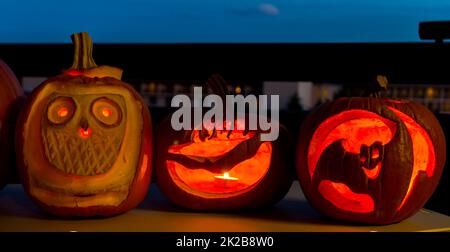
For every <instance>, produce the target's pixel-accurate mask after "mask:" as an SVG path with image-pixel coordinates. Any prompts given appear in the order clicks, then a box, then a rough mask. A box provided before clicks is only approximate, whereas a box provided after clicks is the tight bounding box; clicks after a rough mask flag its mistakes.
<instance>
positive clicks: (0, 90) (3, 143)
mask: <svg viewBox="0 0 450 252" xmlns="http://www.w3.org/2000/svg"><path fill="white" fill-rule="evenodd" d="M22 98H23V90H22V87H21V86H20V84H19V81H18V80H17V78H16V76H15V75H14V73H13V72H12V71H11V69H10V68H9V67H8V65H6V64H5V62H3V61H2V60H0V164H1V165H0V189H1V188H2V187H3V186H4V185H5V184H6V182H7V178H8V175H9V174H10V173H11V170H12V169H13V168H14V167H15V165H14V164H15V160H14V151H13V150H14V148H11V146H14V126H15V123H16V119H17V116H16V115H17V111H18V110H19V103H20V101H21V100H22Z"/></svg>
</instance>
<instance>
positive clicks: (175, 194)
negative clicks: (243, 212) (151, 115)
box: [155, 116, 294, 211]
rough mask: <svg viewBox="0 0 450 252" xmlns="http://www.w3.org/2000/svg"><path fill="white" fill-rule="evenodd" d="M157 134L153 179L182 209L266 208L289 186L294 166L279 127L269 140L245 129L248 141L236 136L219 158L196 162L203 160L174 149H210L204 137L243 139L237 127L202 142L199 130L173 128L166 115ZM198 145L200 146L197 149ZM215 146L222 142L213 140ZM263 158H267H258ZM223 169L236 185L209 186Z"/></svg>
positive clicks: (279, 198) (283, 129) (290, 150)
mask: <svg viewBox="0 0 450 252" xmlns="http://www.w3.org/2000/svg"><path fill="white" fill-rule="evenodd" d="M156 132H157V134H156V135H157V141H156V143H157V147H156V148H155V150H156V152H155V161H156V163H155V165H156V166H155V177H156V182H157V184H158V187H159V188H160V189H161V191H162V192H163V193H164V195H166V197H168V198H169V199H170V200H171V202H173V203H174V204H176V205H178V206H181V207H183V208H186V209H191V210H200V211H230V210H238V209H254V208H261V207H266V206H270V205H273V204H275V203H276V202H278V201H279V200H281V199H282V198H283V197H284V195H285V194H286V193H287V191H288V190H289V188H290V186H291V184H292V181H293V175H294V174H293V173H294V172H293V169H291V167H293V166H294V164H293V163H291V162H290V160H292V159H290V158H289V157H292V155H291V154H293V152H292V148H290V146H291V139H290V137H289V136H288V133H287V131H286V130H285V128H284V127H282V126H281V127H280V136H279V138H278V139H277V140H275V141H273V142H261V141H260V139H259V131H249V133H248V135H247V136H249V135H250V137H249V138H248V139H245V140H242V141H241V140H238V141H239V144H237V145H236V146H235V147H233V148H225V149H226V150H225V151H223V153H220V158H217V159H218V160H213V159H212V160H209V161H205V162H203V161H199V162H197V161H196V160H195V159H200V160H201V159H203V158H205V156H204V155H202V154H193V155H197V156H196V158H193V159H192V158H188V157H187V155H183V154H182V153H181V152H182V151H180V152H178V150H181V149H183V148H186V147H188V148H190V147H192V148H193V149H194V148H198V150H199V151H200V152H215V150H214V148H215V147H217V146H214V144H212V143H211V145H210V146H208V144H206V143H207V142H208V141H211V142H213V141H215V139H218V138H221V140H217V141H227V140H226V139H225V138H226V136H225V135H226V134H229V133H231V134H230V135H231V136H230V138H232V139H233V138H234V139H235V140H236V138H239V137H242V136H243V135H242V134H243V133H242V132H240V131H237V130H234V131H232V132H229V131H225V130H224V131H218V132H217V136H215V137H214V136H211V135H209V136H207V137H206V138H210V139H209V140H208V139H206V140H205V142H202V140H198V138H197V137H198V134H199V133H200V131H198V130H181V131H175V130H173V129H172V127H171V124H170V116H169V117H167V118H166V119H165V120H163V121H162V122H161V124H160V125H159V126H158V129H157V131H156ZM209 133H211V132H209ZM193 138H197V140H193ZM230 142H231V140H230ZM201 144H204V146H203V147H202V145H201ZM196 145H197V147H196ZM218 145H221V144H220V143H218ZM267 148H270V150H271V151H270V154H268V153H267V152H266V151H267V150H268V149H267ZM186 151H188V149H186ZM269 156H270V157H269ZM267 157H269V159H267ZM205 159H207V158H205ZM263 159H264V160H266V161H264V162H262V161H261V160H263ZM244 162H247V163H244ZM251 162H260V163H259V164H260V165H261V164H264V165H261V167H258V166H254V168H253V169H252V167H250V165H249V163H251ZM262 166H264V167H262ZM227 167H228V168H227ZM255 168H256V169H255ZM263 169H265V170H263ZM246 170H248V171H253V173H255V174H256V175H255V174H254V175H250V174H246V172H245V171H246ZM225 171H226V172H228V173H229V174H230V176H231V177H238V178H239V180H237V182H236V183H238V184H237V185H236V188H238V189H234V188H233V186H232V185H230V184H225V185H224V187H222V185H221V184H219V187H216V185H213V183H214V181H211V180H212V179H214V177H215V176H221V175H223V174H224V172H225ZM245 181H248V184H245ZM240 182H242V184H240ZM219 183H221V181H219ZM225 183H229V182H225ZM228 186H230V187H229V188H228Z"/></svg>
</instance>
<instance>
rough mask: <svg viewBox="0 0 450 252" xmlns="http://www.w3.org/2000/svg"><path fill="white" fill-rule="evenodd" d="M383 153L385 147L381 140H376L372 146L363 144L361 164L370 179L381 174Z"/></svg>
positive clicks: (360, 155)
mask: <svg viewBox="0 0 450 252" xmlns="http://www.w3.org/2000/svg"><path fill="white" fill-rule="evenodd" d="M383 154H384V148H383V144H382V143H381V142H375V143H373V144H372V145H370V146H367V145H364V144H363V145H361V151H360V154H359V158H360V165H361V168H362V169H363V171H364V173H365V174H366V176H367V178H368V179H376V178H377V177H378V175H379V174H380V171H381V164H382V161H383V156H384V155H383Z"/></svg>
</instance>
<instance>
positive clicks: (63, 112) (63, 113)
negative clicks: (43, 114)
mask: <svg viewBox="0 0 450 252" xmlns="http://www.w3.org/2000/svg"><path fill="white" fill-rule="evenodd" d="M68 114H69V110H68V109H67V108H64V107H63V108H60V109H59V110H58V116H59V117H66V116H67V115H68Z"/></svg>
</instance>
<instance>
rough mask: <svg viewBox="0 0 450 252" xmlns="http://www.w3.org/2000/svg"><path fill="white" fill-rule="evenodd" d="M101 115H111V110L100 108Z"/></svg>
mask: <svg viewBox="0 0 450 252" xmlns="http://www.w3.org/2000/svg"><path fill="white" fill-rule="evenodd" d="M102 115H103V116H104V117H110V116H111V115H112V110H111V109H109V108H104V109H102Z"/></svg>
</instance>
